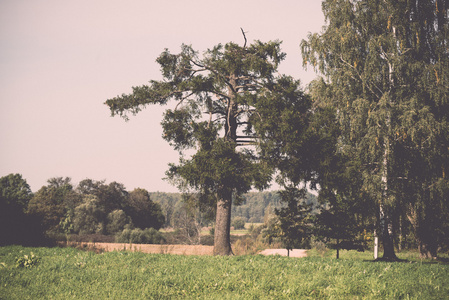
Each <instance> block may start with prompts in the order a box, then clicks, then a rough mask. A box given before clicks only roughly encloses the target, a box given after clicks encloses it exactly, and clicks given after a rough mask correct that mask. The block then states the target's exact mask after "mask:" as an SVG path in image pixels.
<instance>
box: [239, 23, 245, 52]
mask: <svg viewBox="0 0 449 300" xmlns="http://www.w3.org/2000/svg"><path fill="white" fill-rule="evenodd" d="M240 30H241V31H242V34H243V38H244V39H245V44H244V45H243V48H246V35H245V32H244V31H243V28H242V27H240Z"/></svg>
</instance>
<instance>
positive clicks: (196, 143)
mask: <svg viewBox="0 0 449 300" xmlns="http://www.w3.org/2000/svg"><path fill="white" fill-rule="evenodd" d="M244 37H245V35H244ZM280 45H281V43H280V42H279V41H274V42H267V43H262V42H260V41H256V42H254V43H253V44H251V45H249V46H247V45H246V37H245V45H243V46H239V45H237V44H235V43H228V44H226V45H221V44H220V45H217V46H215V47H214V48H212V49H209V50H207V51H205V52H204V53H203V55H201V56H200V55H199V53H198V52H196V51H194V50H193V48H192V47H191V46H186V45H183V46H182V49H181V52H180V53H178V54H172V53H170V52H169V51H168V50H166V51H164V52H163V53H162V54H161V55H160V56H159V58H158V59H157V62H158V63H159V64H160V66H161V71H162V75H163V78H164V79H163V80H160V81H154V80H153V81H150V84H149V85H145V86H140V87H134V88H133V92H132V93H131V94H129V95H125V94H123V95H121V96H118V97H115V98H113V99H109V100H107V101H106V104H107V105H108V106H109V108H110V110H111V112H112V115H120V116H122V117H125V118H126V117H127V113H133V114H135V113H137V112H138V111H140V110H141V109H142V108H143V107H145V106H146V105H148V104H161V105H164V104H166V103H167V102H169V101H170V100H173V101H175V102H177V104H176V107H175V108H174V109H167V110H166V112H165V115H164V119H163V121H162V126H163V130H164V138H165V139H166V140H167V141H168V142H170V144H171V145H173V146H174V148H175V149H176V150H179V151H183V150H186V149H196V153H195V154H194V155H192V156H191V157H186V156H182V157H181V159H180V162H179V164H177V165H175V164H172V165H171V166H170V169H169V170H168V172H167V175H168V177H169V178H171V179H172V180H173V181H175V182H177V183H178V185H179V186H180V188H183V189H186V188H187V189H189V191H191V192H195V193H198V194H199V195H200V196H199V197H197V199H199V203H198V205H199V206H200V207H202V206H203V207H208V206H209V207H210V206H216V221H215V240H214V253H215V254H217V255H229V254H231V253H232V250H231V245H230V222H231V205H232V202H233V197H234V199H237V198H238V196H240V195H241V194H242V193H245V192H247V191H249V190H250V189H251V188H252V187H256V188H259V189H261V188H264V187H266V186H267V185H268V183H269V182H270V180H271V177H272V174H273V165H272V164H271V163H270V162H269V161H267V160H265V159H263V158H269V157H270V155H269V153H271V154H273V155H275V152H276V153H280V152H282V151H274V150H273V149H274V146H275V144H276V143H275V142H274V141H273V139H272V138H271V136H272V135H273V130H275V129H277V128H278V129H279V130H287V131H289V132H291V131H294V130H297V128H296V129H294V128H293V126H294V124H296V123H298V122H300V121H298V120H301V112H304V111H307V110H308V108H309V107H310V106H309V105H308V104H309V102H308V101H307V99H306V97H304V95H303V93H302V92H301V91H300V90H299V82H298V81H295V80H293V79H292V78H290V77H288V76H284V75H279V74H278V73H277V68H278V65H279V63H280V62H281V61H282V60H283V59H284V57H285V54H284V53H282V52H281V50H280ZM276 103H277V104H282V105H279V106H276V105H275V104H276ZM283 115H287V116H289V119H290V120H291V121H294V122H293V123H292V124H290V125H289V124H288V123H282V122H280V121H279V120H280V117H281V116H283ZM274 127H275V128H274ZM281 156H282V155H278V157H281Z"/></svg>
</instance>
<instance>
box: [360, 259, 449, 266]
mask: <svg viewBox="0 0 449 300" xmlns="http://www.w3.org/2000/svg"><path fill="white" fill-rule="evenodd" d="M364 261H366V262H374V263H376V262H397V263H409V264H411V263H420V264H428V265H437V264H439V265H449V258H445V257H438V258H436V259H421V260H419V259H415V260H410V259H401V258H398V257H396V258H393V259H392V258H383V257H381V258H377V259H373V260H367V259H365V260H364Z"/></svg>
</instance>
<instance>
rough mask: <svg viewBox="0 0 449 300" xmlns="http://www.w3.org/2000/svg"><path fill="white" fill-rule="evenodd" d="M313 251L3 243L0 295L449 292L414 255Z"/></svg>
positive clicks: (442, 276)
mask: <svg viewBox="0 0 449 300" xmlns="http://www.w3.org/2000/svg"><path fill="white" fill-rule="evenodd" d="M31 252H32V253H33V254H34V257H32V256H31ZM311 255H312V256H311V257H307V258H288V257H281V256H261V255H254V256H250V255H245V256H232V257H214V256H181V255H164V254H143V253H136V252H124V251H121V252H117V251H116V252H108V253H101V254H95V253H94V252H87V251H82V250H77V249H73V248H25V247H20V246H9V247H1V248H0V298H1V299H315V298H322V299H329V298H334V299H447V298H449V265H447V264H443V263H436V262H431V261H420V260H416V259H413V260H409V261H406V262H395V263H392V262H372V261H369V259H370V256H369V254H368V253H365V254H362V255H360V254H358V253H357V252H353V251H343V252H342V253H341V257H342V258H341V259H339V260H336V259H335V258H332V257H322V256H320V255H319V254H318V253H317V252H316V251H315V252H314V251H312V252H311ZM328 255H329V256H330V255H331V253H327V254H326V256H328ZM24 261H25V263H24ZM19 264H20V265H21V266H18V265H19Z"/></svg>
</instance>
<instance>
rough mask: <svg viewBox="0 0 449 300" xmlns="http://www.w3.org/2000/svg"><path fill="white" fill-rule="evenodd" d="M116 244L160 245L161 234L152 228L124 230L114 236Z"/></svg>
mask: <svg viewBox="0 0 449 300" xmlns="http://www.w3.org/2000/svg"><path fill="white" fill-rule="evenodd" d="M115 241H116V242H117V243H132V244H161V243H163V242H164V237H163V236H162V234H161V233H160V232H159V231H157V230H156V229H154V228H145V229H140V228H134V229H125V230H123V231H122V232H121V233H118V234H117V235H116V238H115Z"/></svg>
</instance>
